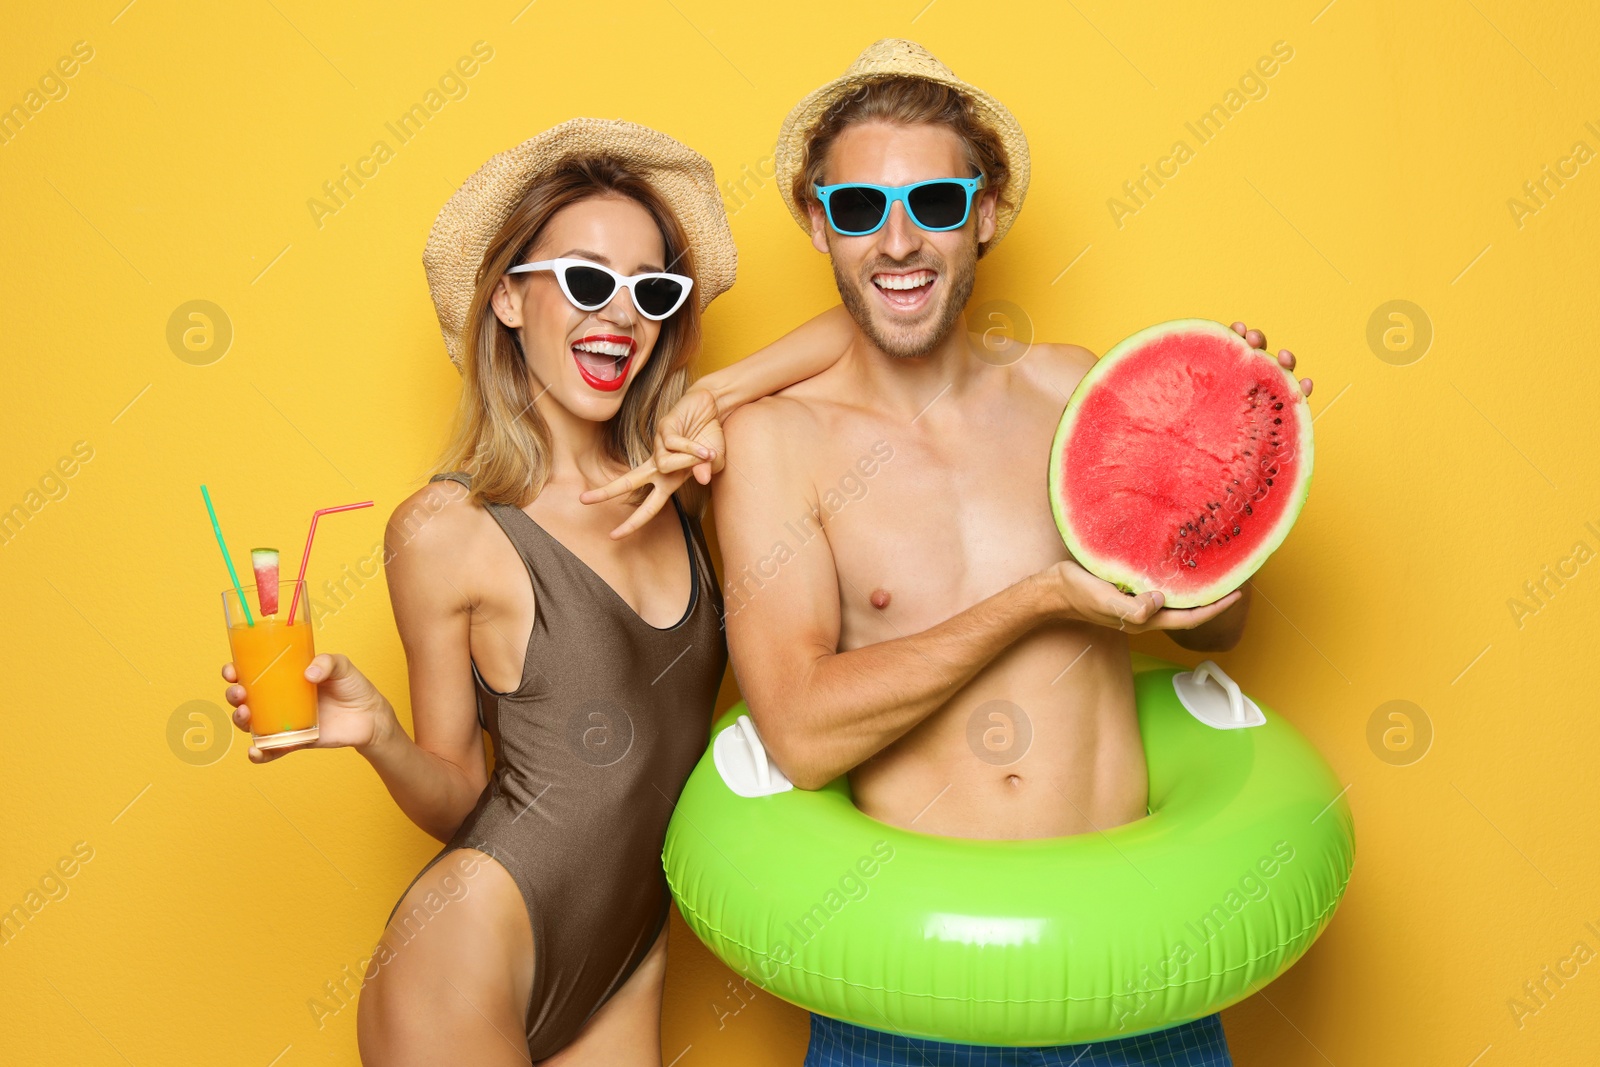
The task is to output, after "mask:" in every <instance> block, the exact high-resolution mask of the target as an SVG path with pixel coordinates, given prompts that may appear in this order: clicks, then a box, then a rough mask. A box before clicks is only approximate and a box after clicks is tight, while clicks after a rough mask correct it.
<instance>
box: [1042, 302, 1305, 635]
mask: <svg viewBox="0 0 1600 1067" xmlns="http://www.w3.org/2000/svg"><path fill="white" fill-rule="evenodd" d="M1311 454H1312V449H1311V408H1310V405H1309V404H1307V403H1306V398H1305V396H1304V395H1303V394H1302V393H1301V392H1300V385H1299V383H1298V382H1297V381H1295V378H1294V376H1293V375H1292V374H1290V373H1289V372H1288V371H1286V370H1284V369H1283V367H1282V366H1280V365H1279V363H1278V360H1277V357H1275V356H1273V355H1270V354H1268V353H1266V352H1263V351H1262V350H1260V349H1256V348H1251V347H1250V345H1249V344H1248V343H1246V341H1245V339H1244V338H1243V337H1240V336H1239V335H1238V334H1236V333H1234V332H1233V331H1232V330H1231V329H1229V328H1228V327H1226V326H1224V325H1222V323H1220V322H1212V321H1210V320H1209V319H1178V320H1176V321H1173V322H1163V323H1161V324H1160V325H1157V326H1151V327H1150V328H1148V329H1145V330H1141V331H1140V332H1138V333H1136V334H1134V335H1133V336H1132V337H1129V338H1128V339H1127V340H1125V341H1123V342H1121V343H1120V344H1118V345H1117V346H1116V347H1114V348H1112V349H1111V351H1109V352H1107V353H1106V354H1105V355H1104V356H1102V357H1101V358H1100V360H1099V362H1097V363H1096V364H1095V365H1094V366H1093V367H1091V368H1089V371H1088V373H1086V374H1085V375H1084V376H1083V379H1082V380H1081V381H1080V382H1079V383H1078V386H1077V388H1076V389H1074V390H1073V392H1072V397H1071V399H1069V400H1068V401H1067V408H1066V411H1064V412H1063V413H1062V415H1061V424H1060V426H1059V427H1058V428H1057V430H1056V437H1055V441H1054V443H1053V444H1052V445H1051V451H1050V508H1051V511H1052V512H1053V513H1054V514H1055V520H1056V528H1057V529H1058V530H1060V532H1061V539H1062V540H1063V541H1065V542H1066V545H1067V550H1068V551H1070V552H1071V553H1072V556H1073V558H1074V559H1076V560H1077V561H1078V563H1079V564H1080V565H1082V566H1083V568H1084V569H1085V570H1087V571H1089V572H1090V573H1091V574H1094V575H1096V576H1097V577H1099V578H1102V579H1104V580H1105V581H1108V582H1111V583H1112V584H1114V585H1116V586H1117V587H1118V588H1119V589H1121V590H1122V591H1123V592H1126V593H1143V592H1147V591H1149V590H1151V589H1159V590H1161V592H1162V594H1163V597H1164V599H1165V602H1166V605H1167V606H1168V607H1174V608H1187V607H1196V606H1198V605H1201V604H1209V603H1211V602H1213V601H1215V600H1218V599H1220V598H1221V597H1223V596H1225V595H1226V594H1227V593H1229V592H1232V591H1233V590H1234V589H1237V588H1239V586H1241V585H1243V584H1244V582H1245V580H1246V579H1247V578H1249V577H1250V576H1251V575H1252V574H1254V573H1255V572H1256V571H1257V569H1259V568H1260V567H1261V565H1262V564H1263V563H1265V562H1266V561H1267V557H1268V556H1269V555H1271V554H1272V553H1273V551H1275V550H1276V549H1277V547H1278V546H1279V545H1280V544H1282V543H1283V539H1284V538H1285V537H1287V536H1288V534H1289V528H1290V527H1291V526H1293V525H1294V521H1295V519H1296V518H1298V517H1299V515H1300V509H1301V507H1302V506H1303V505H1304V504H1305V500H1306V494H1307V491H1308V490H1309V488H1310V485H1311Z"/></svg>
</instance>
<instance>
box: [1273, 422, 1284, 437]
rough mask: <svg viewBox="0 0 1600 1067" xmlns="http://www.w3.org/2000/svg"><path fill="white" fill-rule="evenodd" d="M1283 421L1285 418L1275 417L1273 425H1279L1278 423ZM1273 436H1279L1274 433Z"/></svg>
mask: <svg viewBox="0 0 1600 1067" xmlns="http://www.w3.org/2000/svg"><path fill="white" fill-rule="evenodd" d="M1282 421H1283V420H1282V419H1273V420H1272V425H1274V426H1276V425H1278V423H1280V422H1282ZM1273 436H1277V435H1276V434H1274V435H1273Z"/></svg>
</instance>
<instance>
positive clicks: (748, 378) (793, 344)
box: [689, 304, 855, 419]
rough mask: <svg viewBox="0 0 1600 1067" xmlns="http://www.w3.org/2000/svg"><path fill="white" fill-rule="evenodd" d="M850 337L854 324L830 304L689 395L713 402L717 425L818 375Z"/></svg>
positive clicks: (710, 376) (836, 358) (713, 375)
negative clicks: (699, 392) (701, 395)
mask: <svg viewBox="0 0 1600 1067" xmlns="http://www.w3.org/2000/svg"><path fill="white" fill-rule="evenodd" d="M854 334H855V322H854V320H852V319H851V318H850V313H849V312H848V311H846V310H845V306H844V305H843V304H835V305H834V306H833V307H831V308H829V309H828V310H827V311H824V312H823V313H822V314H820V315H815V316H813V317H812V318H809V319H807V320H806V321H805V322H803V323H801V324H800V325H799V326H796V327H795V328H794V329H792V330H790V331H789V332H788V333H786V334H784V335H783V336H782V337H780V338H778V339H777V340H776V341H774V342H772V343H771V344H769V345H767V346H766V347H765V348H760V349H757V350H756V351H754V352H752V353H751V354H750V355H748V356H746V357H744V358H743V359H741V360H739V361H738V362H737V363H731V364H729V365H728V366H726V367H723V368H722V369H721V370H715V371H712V372H711V373H710V374H707V375H705V376H704V377H702V378H699V379H696V381H695V382H694V384H693V385H691V386H690V387H689V389H690V390H695V389H699V390H703V391H704V392H706V393H709V394H710V395H711V398H712V399H713V400H714V401H715V402H716V412H717V418H718V419H725V418H727V417H728V416H729V415H730V414H731V413H733V412H734V411H735V410H737V409H738V408H740V407H743V406H744V405H745V404H748V403H750V401H752V400H759V399H761V398H762V397H764V396H770V395H771V394H773V393H776V392H777V391H778V390H780V389H786V388H788V387H789V386H791V385H793V384H795V383H796V382H803V381H805V380H806V379H807V378H809V377H811V376H812V375H814V374H820V373H821V372H823V371H825V370H827V369H828V368H829V367H831V366H833V365H834V364H835V363H837V362H838V361H839V357H840V356H841V355H843V354H844V350H845V348H846V347H848V346H849V344H850V341H851V338H852V337H853V336H854Z"/></svg>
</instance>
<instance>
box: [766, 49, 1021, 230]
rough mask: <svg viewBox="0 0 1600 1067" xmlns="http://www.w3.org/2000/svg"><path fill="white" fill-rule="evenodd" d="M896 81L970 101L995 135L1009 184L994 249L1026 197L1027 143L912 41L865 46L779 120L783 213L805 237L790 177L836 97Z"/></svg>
mask: <svg viewBox="0 0 1600 1067" xmlns="http://www.w3.org/2000/svg"><path fill="white" fill-rule="evenodd" d="M897 76H898V77H902V78H924V79H926V80H928V81H931V82H938V83H939V84H940V85H948V86H949V87H950V88H952V89H954V90H956V91H957V92H959V93H961V94H962V95H963V96H965V97H966V98H967V99H969V100H971V101H972V105H973V108H974V110H975V111H976V112H977V114H978V119H979V121H981V122H982V123H983V124H984V125H985V126H988V127H989V128H990V129H992V130H994V131H995V133H996V134H997V135H999V137H1000V143H1001V145H1002V146H1003V147H1004V148H1005V153H1006V162H1007V163H1008V164H1009V165H1010V167H1011V182H1010V186H1009V188H1008V190H1007V193H1006V199H1007V200H1009V201H1011V205H1010V206H1009V207H1007V206H1005V205H1000V206H999V207H998V209H997V211H996V215H995V230H994V237H992V238H990V240H989V247H991V248H992V247H994V246H995V245H997V244H999V243H1000V238H1002V237H1004V236H1005V235H1006V231H1007V230H1009V229H1011V222H1012V220H1013V219H1015V218H1016V217H1017V212H1018V211H1020V210H1021V209H1022V198H1023V197H1024V196H1026V195H1027V192H1028V170H1029V168H1028V139H1027V138H1026V137H1024V136H1023V134H1022V126H1021V124H1019V123H1018V122H1017V120H1016V117H1015V116H1014V115H1012V114H1011V112H1010V111H1008V110H1006V107H1005V105H1004V104H1002V103H1000V101H998V100H996V99H995V98H994V97H992V96H990V95H989V94H988V93H986V92H984V91H983V90H982V89H979V88H978V87H977V86H975V85H969V84H967V83H966V82H964V81H962V80H961V79H960V78H958V77H956V76H955V73H954V72H953V71H951V69H950V68H949V67H947V66H945V65H944V64H943V63H941V62H939V61H938V60H937V59H935V58H933V56H932V54H931V53H929V52H928V50H927V49H926V48H923V47H922V46H921V45H920V44H917V43H916V42H915V41H906V40H901V39H899V38H895V37H886V38H884V39H883V40H881V41H878V42H876V43H875V44H872V45H870V46H868V48H867V49H866V51H864V52H862V53H861V54H860V55H859V56H857V57H856V61H855V62H854V63H852V64H850V69H849V70H847V71H845V72H844V75H843V76H842V77H839V78H835V79H834V80H833V81H831V82H829V83H828V84H826V85H824V86H823V87H822V88H820V89H818V90H816V91H815V92H813V93H811V94H810V95H809V96H807V97H806V98H805V99H804V100H802V101H800V103H799V104H797V105H795V109H794V110H793V111H791V112H789V117H788V118H786V119H784V120H783V128H782V129H780V130H779V131H778V149H777V152H776V153H775V158H774V162H775V164H776V166H777V172H778V177H777V181H778V192H779V193H781V194H782V195H783V202H784V203H785V204H787V205H789V214H791V215H793V216H794V220H795V221H796V222H798V223H799V224H800V228H801V229H802V230H804V231H806V232H807V233H810V232H811V217H810V215H808V214H807V212H806V208H805V205H804V204H802V203H797V202H796V201H795V199H794V191H793V188H792V187H793V185H794V177H795V175H796V174H798V173H799V172H800V168H801V166H803V165H804V163H805V154H806V141H807V140H808V139H809V138H810V136H811V131H812V129H813V128H814V127H815V126H816V124H817V122H818V121H819V120H820V119H821V118H822V117H823V115H825V114H827V111H828V109H829V108H830V107H832V106H833V105H834V104H835V103H837V102H838V101H839V100H840V99H841V98H843V97H845V96H848V95H849V94H850V93H852V92H854V91H855V90H856V89H858V88H860V87H861V86H862V85H864V84H866V83H867V82H872V81H878V80H880V79H887V78H891V77H897Z"/></svg>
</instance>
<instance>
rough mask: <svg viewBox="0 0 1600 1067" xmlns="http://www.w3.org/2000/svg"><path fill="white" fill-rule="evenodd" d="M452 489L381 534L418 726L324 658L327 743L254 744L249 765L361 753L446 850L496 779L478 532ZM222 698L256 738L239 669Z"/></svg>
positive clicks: (431, 490)
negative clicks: (479, 678)
mask: <svg viewBox="0 0 1600 1067" xmlns="http://www.w3.org/2000/svg"><path fill="white" fill-rule="evenodd" d="M446 486H450V487H457V486H456V483H454V482H435V483H432V484H430V485H428V486H425V487H424V488H423V489H421V490H419V491H418V492H417V493H415V494H413V495H412V496H411V497H410V498H409V499H408V500H406V501H405V503H403V504H401V505H400V507H398V508H397V509H395V513H394V515H393V516H391V517H390V519H389V525H388V529H387V530H386V531H385V534H384V560H385V567H386V569H387V572H388V580H389V599H390V601H391V602H392V603H393V605H394V618H395V625H396V626H397V627H398V628H399V630H400V641H401V644H402V645H404V647H405V650H406V666H407V669H408V672H409V676H410V682H411V707H412V723H413V727H414V729H415V732H416V740H414V741H413V740H412V738H411V737H410V736H408V735H407V734H406V731H405V728H404V727H402V726H401V725H400V720H399V718H398V717H397V716H396V715H395V711H394V707H393V706H392V705H391V704H390V703H389V701H388V700H387V699H386V698H385V697H384V695H383V694H382V693H380V692H379V691H378V690H377V688H376V687H375V686H374V685H373V684H372V682H371V681H369V680H368V679H367V677H366V676H365V675H363V674H362V673H361V672H360V671H359V670H357V669H356V667H355V665H354V664H352V663H351V662H350V660H349V659H348V658H347V657H345V656H342V655H339V654H338V653H332V654H330V653H326V652H324V653H321V654H319V655H318V656H317V657H316V658H314V659H313V660H312V661H311V665H310V666H309V667H307V668H306V678H307V680H309V681H312V682H315V683H316V685H317V720H318V728H319V736H318V737H317V739H316V740H315V741H313V742H311V743H310V744H306V745H298V746H295V747H293V748H279V749H269V750H267V751H265V752H263V751H261V750H260V749H257V748H256V747H255V746H254V745H252V746H251V747H250V749H249V757H250V761H251V762H252V763H268V762H271V761H272V760H275V759H282V758H283V757H284V756H285V755H287V754H288V753H290V752H295V751H298V750H299V749H301V748H353V749H355V750H356V751H357V752H359V753H361V755H363V756H365V757H366V759H367V761H368V762H370V763H371V764H372V767H373V769H374V770H376V771H377V772H378V777H380V778H381V779H383V784H384V785H385V786H386V787H388V790H389V794H390V795H391V796H392V797H394V799H395V803H397V804H398V805H400V810H401V811H403V812H405V813H406V816H407V817H408V818H409V819H410V820H411V821H412V822H414V823H416V824H417V825H418V826H420V827H422V829H424V830H426V831H427V832H428V833H430V834H432V835H433V836H434V837H436V838H438V839H439V840H440V841H447V840H449V838H450V836H451V834H453V833H454V832H455V830H456V828H457V827H458V826H460V825H461V820H462V819H464V818H466V816H467V814H468V813H469V812H470V811H471V810H472V807H473V805H474V804H476V803H477V800H478V796H479V795H480V794H481V793H482V792H483V787H484V784H485V783H486V782H487V781H488V773H487V770H486V768H485V766H484V751H483V735H482V734H481V733H480V732H479V729H478V711H477V696H476V692H475V690H474V687H473V683H472V653H471V647H470V644H469V632H470V630H469V627H470V619H471V615H470V612H471V603H470V601H469V599H468V594H467V593H464V592H462V590H471V588H472V584H471V581H470V576H469V575H468V574H467V573H466V571H467V566H468V565H467V564H466V563H465V562H464V561H465V560H466V559H468V558H470V556H471V553H469V552H463V551H462V546H463V545H464V544H467V543H469V539H470V538H471V536H472V533H473V530H474V528H475V525H474V524H473V523H472V522H471V521H470V520H471V519H472V518H473V516H472V514H471V512H470V511H468V510H467V509H469V508H471V507H472V505H471V504H470V503H469V502H468V501H467V500H466V499H465V495H464V494H461V495H459V496H455V497H452V494H451V492H450V489H449V488H443V487H446ZM222 676H223V678H225V679H227V680H228V681H229V682H232V683H234V684H232V685H230V686H229V687H228V689H227V690H226V691H225V692H224V694H223V696H224V698H225V699H226V700H227V701H228V703H229V704H232V705H233V706H234V708H235V711H234V714H233V722H234V725H235V726H237V727H238V728H239V729H240V730H243V731H245V732H247V733H248V732H249V731H250V726H251V712H250V708H249V694H248V692H247V691H246V687H245V686H243V685H241V684H238V683H239V677H238V673H237V672H236V671H235V670H234V667H233V664H231V663H229V664H227V665H225V666H224V667H223V668H222Z"/></svg>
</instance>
